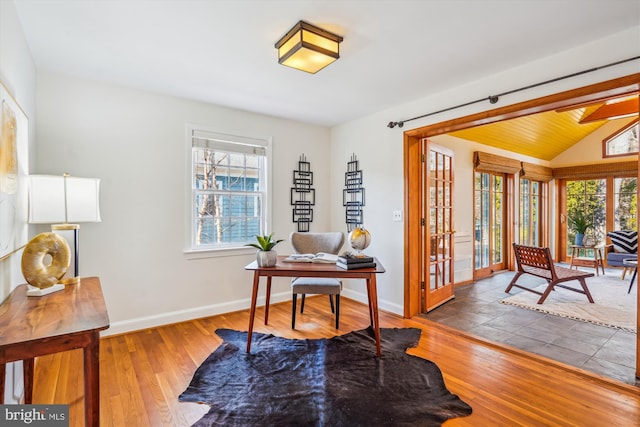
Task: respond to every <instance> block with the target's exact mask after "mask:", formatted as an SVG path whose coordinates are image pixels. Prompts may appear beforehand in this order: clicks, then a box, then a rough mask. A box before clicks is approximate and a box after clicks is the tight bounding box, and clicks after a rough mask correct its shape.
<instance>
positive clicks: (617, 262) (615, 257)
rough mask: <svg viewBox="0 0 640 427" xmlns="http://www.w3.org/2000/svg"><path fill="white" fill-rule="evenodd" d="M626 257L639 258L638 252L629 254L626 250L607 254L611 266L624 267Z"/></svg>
mask: <svg viewBox="0 0 640 427" xmlns="http://www.w3.org/2000/svg"><path fill="white" fill-rule="evenodd" d="M625 259H635V260H637V259H638V254H628V253H624V252H609V253H608V254H607V265H608V266H610V267H624V263H623V262H622V261H624V260H625Z"/></svg>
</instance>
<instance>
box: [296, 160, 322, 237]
mask: <svg viewBox="0 0 640 427" xmlns="http://www.w3.org/2000/svg"><path fill="white" fill-rule="evenodd" d="M293 185H294V186H293V187H291V205H292V206H293V222H295V223H297V224H298V231H309V226H310V224H311V222H312V221H313V208H312V206H315V204H316V190H315V189H314V188H312V187H311V186H312V185H313V172H311V163H309V162H307V158H306V157H305V155H304V154H303V155H301V156H300V161H299V162H298V170H294V171H293Z"/></svg>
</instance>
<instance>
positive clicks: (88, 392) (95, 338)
mask: <svg viewBox="0 0 640 427" xmlns="http://www.w3.org/2000/svg"><path fill="white" fill-rule="evenodd" d="M89 340H90V342H89V344H88V345H87V346H86V347H85V348H84V349H83V353H84V420H85V425H86V426H89V427H99V426H100V334H99V333H98V332H95V333H92V334H91V335H90V338H89Z"/></svg>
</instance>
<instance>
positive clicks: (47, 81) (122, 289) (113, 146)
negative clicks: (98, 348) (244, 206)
mask: <svg viewBox="0 0 640 427" xmlns="http://www.w3.org/2000/svg"><path fill="white" fill-rule="evenodd" d="M37 100H38V103H37V105H38V115H39V117H40V120H39V122H38V159H39V161H38V162H37V163H36V172H37V173H52V174H62V173H63V172H68V173H70V174H71V175H75V176H87V177H98V178H100V179H101V180H102V182H101V196H100V199H101V200H100V203H101V213H102V222H100V223H90V224H82V225H81V228H80V246H81V248H80V263H79V264H80V275H81V276H91V275H96V276H99V277H100V279H101V282H102V287H103V290H104V293H105V298H106V301H107V308H108V310H109V316H110V318H111V323H112V326H111V328H110V329H109V330H108V331H107V333H116V332H121V331H125V330H131V329H139V328H142V327H148V326H153V325H158V324H163V323H168V322H175V321H179V320H184V319H190V318H196V317H201V316H206V315H212V314H217V313H223V312H229V311H234V310H239V309H243V308H247V307H248V306H249V299H250V295H251V284H252V274H251V273H250V272H247V271H245V270H244V268H243V267H244V266H245V265H246V264H248V263H249V262H251V261H252V260H253V259H255V250H254V249H251V248H247V249H245V250H242V251H241V254H240V255H233V256H222V257H200V256H193V255H185V253H183V250H184V248H185V233H186V208H185V203H186V200H187V197H188V191H187V190H188V188H189V187H188V185H189V183H188V181H187V178H186V177H187V164H188V161H187V156H188V154H189V152H190V151H189V148H188V147H189V145H188V144H189V143H190V141H189V142H187V141H186V137H185V126H186V123H187V122H189V123H197V124H201V125H206V126H208V127H210V128H213V129H216V130H218V131H220V132H223V133H231V134H237V135H244V136H253V137H267V138H268V137H271V138H272V139H273V146H272V147H273V159H274V160H273V175H272V177H273V187H272V188H273V211H272V213H273V219H274V221H273V224H272V229H271V230H269V232H271V231H273V232H274V233H275V236H276V237H277V238H284V239H286V238H287V237H288V235H289V233H290V232H291V231H293V230H294V224H293V223H292V222H291V216H292V215H291V209H292V206H291V205H290V193H289V190H290V188H291V186H292V171H293V169H296V168H297V166H298V159H299V157H300V155H301V154H303V153H304V154H305V155H306V157H307V160H308V161H309V162H310V163H311V170H312V171H313V172H314V188H315V189H316V206H315V212H314V222H313V223H312V225H311V231H324V230H327V229H328V228H329V226H330V221H329V212H330V210H331V208H332V206H331V204H334V205H335V204H337V203H340V204H341V202H342V201H341V199H340V200H339V201H336V200H331V197H330V192H329V185H328V182H329V163H330V158H329V151H328V147H329V130H328V129H327V128H324V127H319V126H313V125H307V124H303V123H298V122H293V121H290V120H282V119H278V118H273V117H267V116H263V115H257V114H252V113H247V112H243V111H238V110H232V109H228V108H223V107H217V106H213V105H208V104H203V103H198V102H192V101H187V100H184V99H179V98H174V97H169V96H163V95H156V94H152V93H148V92H143V91H138V90H132V89H127V88H123V87H117V86H113V85H107V84H101V83H97V82H91V81H83V80H80V79H76V78H73V77H68V76H62V75H56V74H47V73H39V75H38V97H37ZM276 249H277V250H278V251H279V252H280V253H283V254H286V253H290V252H291V249H290V247H289V246H288V243H281V244H280V245H278V246H277V247H276ZM274 284H275V285H276V286H275V287H274V289H273V297H274V300H275V301H277V300H279V299H290V298H291V293H290V288H289V283H288V281H286V280H285V279H278V280H275V281H274ZM261 295H264V286H262V288H261Z"/></svg>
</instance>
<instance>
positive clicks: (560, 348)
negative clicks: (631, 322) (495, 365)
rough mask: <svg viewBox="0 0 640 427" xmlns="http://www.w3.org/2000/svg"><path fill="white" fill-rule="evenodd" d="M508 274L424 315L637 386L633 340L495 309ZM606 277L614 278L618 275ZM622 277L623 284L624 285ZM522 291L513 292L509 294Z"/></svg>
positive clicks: (468, 288) (460, 290)
mask: <svg viewBox="0 0 640 427" xmlns="http://www.w3.org/2000/svg"><path fill="white" fill-rule="evenodd" d="M513 275H514V273H513V272H504V273H498V274H496V275H494V276H493V277H490V278H487V279H483V280H479V281H477V282H475V283H473V284H469V285H464V286H460V287H457V288H456V290H455V296H456V297H455V298H454V299H453V300H451V301H449V302H447V303H445V304H444V305H442V306H440V307H438V308H437V309H435V310H433V311H431V312H430V313H427V314H426V315H424V316H425V317H426V318H428V319H430V320H433V321H436V322H439V323H442V324H444V325H448V326H451V327H454V328H457V329H460V330H463V331H465V332H469V333H471V334H473V335H475V336H479V337H481V338H486V339H488V340H491V341H494V342H499V343H505V344H508V345H510V346H513V347H516V348H519V349H522V350H526V351H529V352H532V353H536V354H539V355H542V356H545V357H548V358H551V359H554V360H557V361H559V362H562V363H566V364H569V365H573V366H577V367H579V368H582V369H585V370H587V371H591V372H595V373H598V374H600V375H604V376H607V377H610V378H614V379H616V380H619V381H622V382H625V383H627V384H632V385H636V386H639V387H640V380H638V379H636V377H635V345H636V342H635V341H636V335H635V334H633V333H630V332H625V331H620V330H617V329H614V328H608V327H605V326H599V325H594V324H591V323H586V322H581V321H578V320H572V319H566V318H562V317H558V316H553V315H549V314H545V313H540V312H537V311H531V310H526V309H523V308H518V307H515V306H511V305H507V304H501V303H500V302H499V301H500V300H501V299H503V298H505V297H507V296H508V295H509V294H507V293H505V292H504V289H505V288H506V287H507V284H508V283H509V281H510V280H511V278H512V277H513ZM607 275H613V276H617V277H620V271H619V270H607ZM628 277H629V276H627V278H625V280H627V281H628V280H629V278H628ZM517 292H525V291H522V290H520V289H518V288H513V289H512V291H511V293H517Z"/></svg>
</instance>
